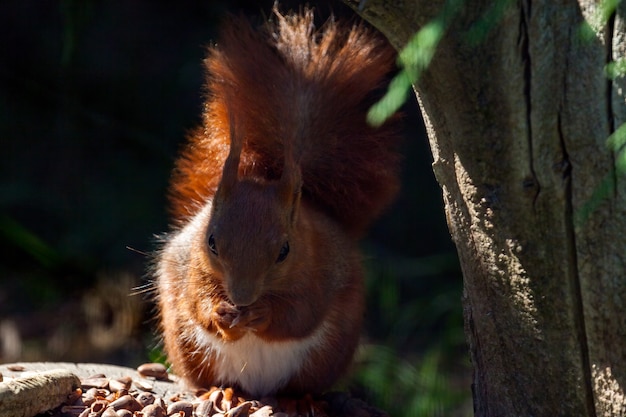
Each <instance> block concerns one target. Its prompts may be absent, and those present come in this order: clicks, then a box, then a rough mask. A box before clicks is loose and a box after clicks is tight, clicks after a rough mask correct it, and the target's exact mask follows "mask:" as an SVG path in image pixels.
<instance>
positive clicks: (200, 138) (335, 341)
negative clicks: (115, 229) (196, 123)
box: [156, 11, 398, 396]
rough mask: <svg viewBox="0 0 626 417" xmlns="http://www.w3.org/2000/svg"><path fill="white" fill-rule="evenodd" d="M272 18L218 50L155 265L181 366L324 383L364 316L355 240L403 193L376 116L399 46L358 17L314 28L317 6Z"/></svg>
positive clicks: (206, 382) (202, 372)
mask: <svg viewBox="0 0 626 417" xmlns="http://www.w3.org/2000/svg"><path fill="white" fill-rule="evenodd" d="M273 19H274V23H270V24H268V25H267V26H266V27H265V28H263V29H262V30H256V29H253V28H252V27H251V25H250V24H249V23H247V21H245V20H243V19H233V20H231V21H230V22H229V24H227V25H225V26H224V29H223V31H222V33H221V36H220V38H219V41H218V43H217V46H215V47H212V48H211V49H210V50H209V55H208V58H207V60H206V62H205V64H206V68H207V73H208V76H207V82H206V94H207V96H206V105H205V111H204V117H203V125H202V127H200V128H199V129H197V130H196V131H195V132H194V134H192V135H191V137H190V141H189V144H188V146H187V147H186V149H185V150H184V151H183V153H182V155H181V157H180V158H179V159H178V161H177V164H176V170H175V173H174V178H173V184H172V212H173V216H174V224H175V226H174V228H173V230H172V231H171V233H170V234H169V235H168V237H167V238H166V242H165V243H164V246H163V248H162V250H161V251H160V253H159V255H158V260H157V266H156V284H157V290H158V296H157V301H158V306H159V310H160V321H161V329H162V331H163V336H164V344H165V348H166V351H167V355H168V359H169V361H170V362H171V363H172V365H173V369H174V371H175V372H176V373H177V374H178V375H180V376H182V377H183V378H184V379H185V380H186V381H187V382H188V383H189V384H191V385H195V386H204V387H209V386H212V385H229V386H235V387H237V388H240V389H242V390H244V391H246V392H248V393H250V394H252V395H258V396H262V395H266V394H270V393H274V392H279V391H280V392H288V393H304V392H312V393H316V392H321V391H324V390H326V389H328V388H330V386H331V385H332V384H333V382H334V381H336V379H337V378H338V377H340V376H341V375H342V373H343V372H345V370H346V369H347V367H348V365H349V363H350V361H351V358H352V355H353V353H354V350H355V348H356V345H357V342H358V339H359V334H360V330H361V323H362V315H363V273H362V270H361V262H360V254H359V252H358V248H357V240H358V238H359V237H361V236H362V235H363V233H364V232H365V231H366V228H367V226H368V225H369V224H370V223H371V222H372V221H373V220H374V219H375V218H376V217H377V216H378V215H379V214H380V213H381V211H382V210H383V209H384V208H385V207H386V206H387V205H388V204H389V203H390V201H391V200H392V199H393V197H394V195H395V193H396V191H397V189H398V180H397V170H398V163H397V160H398V157H397V154H396V153H395V151H394V147H395V142H396V139H397V136H396V132H397V123H396V120H395V119H393V120H392V121H391V122H389V123H387V124H385V125H384V126H383V127H382V128H379V129H374V128H372V127H370V126H368V125H367V124H366V122H365V114H366V112H367V110H368V108H369V107H370V105H371V104H372V103H374V102H375V99H376V97H377V96H379V90H380V88H381V87H382V86H383V85H384V82H385V80H386V76H387V75H388V73H389V72H390V71H391V70H392V69H393V62H394V56H395V54H394V52H393V50H392V49H391V48H390V47H389V46H388V45H387V44H386V43H385V42H383V41H382V40H381V39H380V38H379V37H377V36H376V35H375V34H373V33H372V32H371V31H369V30H367V29H365V28H364V27H362V26H359V25H356V26H351V25H340V24H336V23H334V22H329V23H327V24H326V25H325V26H324V27H323V30H322V31H316V30H315V29H314V27H313V15H312V12H311V11H305V12H303V13H302V14H301V15H288V16H282V15H281V14H279V13H275V16H274V17H273ZM209 242H210V243H209Z"/></svg>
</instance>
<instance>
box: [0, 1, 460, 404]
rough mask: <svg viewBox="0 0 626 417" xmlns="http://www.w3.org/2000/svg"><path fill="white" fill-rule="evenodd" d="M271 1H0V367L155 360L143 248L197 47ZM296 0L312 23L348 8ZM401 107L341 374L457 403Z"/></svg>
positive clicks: (150, 235)
mask: <svg viewBox="0 0 626 417" xmlns="http://www.w3.org/2000/svg"><path fill="white" fill-rule="evenodd" d="M272 3H273V1H262V2H258V1H228V2H227V1H205V2H195V1H178V2H175V3H174V2H165V1H148V0H136V1H97V0H84V1H75V0H74V1H69V0H66V1H58V0H57V1H51V0H27V1H20V0H4V1H2V2H0V362H10V361H18V360H30V361H34V360H47V361H61V360H62V361H75V362H84V361H95V362H110V363H117V364H122V365H129V366H136V365H137V364H139V363H142V362H146V361H148V360H154V359H155V358H156V357H158V354H159V345H158V339H157V337H155V335H154V327H155V326H154V322H153V321H152V320H151V317H153V311H152V307H151V301H150V296H151V295H150V291H149V287H150V280H151V277H150V274H149V269H148V264H149V255H147V254H149V253H150V252H152V251H154V250H155V249H156V248H157V247H158V246H157V244H156V239H155V235H158V234H160V233H162V232H164V231H166V230H167V228H168V219H167V201H166V199H165V195H166V190H167V184H168V179H169V175H170V171H171V169H172V166H173V161H174V159H175V157H176V155H177V151H178V149H179V148H180V146H181V144H182V143H183V141H184V137H185V134H186V132H187V131H189V130H191V129H192V128H193V127H194V126H195V125H196V124H197V123H199V116H200V111H201V86H202V79H203V73H202V59H203V57H204V54H205V46H206V45H209V44H210V43H211V42H212V41H213V40H214V39H215V34H216V29H217V27H218V25H219V23H220V21H222V20H223V19H224V17H225V16H226V14H227V13H228V12H234V13H244V14H246V15H251V16H263V15H265V16H267V15H269V14H270V11H271V5H272ZM282 4H283V7H282V8H283V10H286V9H290V8H291V9H296V10H297V9H298V8H299V7H300V5H301V3H300V2H293V1H290V2H282ZM310 4H312V5H314V6H315V7H316V10H317V14H318V15H319V16H320V21H323V20H324V18H323V16H327V15H328V13H329V12H330V11H331V10H333V11H334V12H335V14H336V15H338V16H343V17H347V18H351V19H355V17H354V14H353V12H352V11H351V10H350V9H348V8H347V7H345V6H343V4H341V3H340V2H333V1H325V2H310ZM405 113H406V114H407V117H406V119H405V120H406V128H407V140H406V143H405V145H404V155H405V161H404V167H403V172H404V174H403V176H404V180H403V184H404V189H403V191H402V194H401V195H400V197H399V199H398V200H397V202H396V204H395V205H394V206H393V207H392V208H391V209H390V211H389V212H388V213H387V214H386V215H385V216H384V217H383V218H382V219H381V220H380V221H379V222H378V223H377V224H376V225H375V226H374V227H373V228H372V231H371V233H370V235H369V236H368V237H367V238H366V239H365V240H364V242H363V249H364V253H365V255H366V265H367V267H368V287H369V296H368V303H369V308H368V316H367V328H366V329H365V330H364V342H366V346H368V347H367V348H366V349H364V353H362V355H361V356H359V358H361V362H362V363H363V364H364V365H363V368H360V369H361V371H359V372H356V374H357V376H358V377H359V378H360V380H359V381H357V382H355V383H354V384H355V385H359V386H360V385H362V386H364V387H365V388H363V391H364V392H365V394H364V395H367V392H368V391H373V392H374V396H375V394H378V395H383V396H390V395H392V394H390V393H388V392H385V389H380V388H377V387H376V386H377V384H382V383H384V384H385V385H386V386H389V387H390V388H389V389H391V388H393V387H394V386H395V383H396V381H391V382H390V380H393V379H397V378H398V374H397V373H395V371H394V369H395V368H394V366H395V367H398V366H401V367H402V368H407V369H410V370H412V372H413V373H412V374H411V375H412V376H411V378H414V379H416V381H412V382H411V381H409V382H407V381H399V382H398V383H399V384H400V385H401V386H402V387H403V389H408V390H409V391H410V393H409V394H410V395H417V396H422V397H424V396H425V395H427V394H426V393H425V392H426V391H429V390H430V391H432V390H435V391H437V390H439V389H441V390H443V391H445V393H444V394H447V393H450V392H453V393H454V396H452V397H453V398H452V397H451V398H452V399H449V398H447V397H446V396H445V395H444V394H441V395H444V397H445V398H443V399H442V398H439V397H437V398H435V400H433V401H435V402H437V401H439V402H442V403H443V402H445V401H449V402H450V403H454V404H453V405H452V406H451V408H450V409H452V408H455V409H456V408H457V405H458V403H460V402H462V401H463V398H466V397H467V392H468V391H469V386H468V381H467V375H468V363H467V362H468V360H467V358H466V356H467V355H466V353H465V346H464V341H463V333H462V318H461V288H462V282H461V273H460V270H459V266H458V262H457V260H456V254H455V251H454V247H453V245H452V244H451V242H450V237H449V234H448V232H447V229H446V225H445V219H444V215H443V208H442V201H441V192H440V190H439V188H438V186H437V184H436V183H435V181H434V178H433V175H432V171H431V169H430V163H431V156H430V151H429V148H428V143H427V139H426V136H425V133H424V128H423V123H422V121H421V119H420V117H419V110H418V108H417V106H416V104H415V102H414V101H412V102H410V103H408V104H407V106H406V108H405ZM129 248H131V249H129ZM129 294H136V295H129ZM433 358H434V359H433ZM429 361H430V362H429ZM368 364H369V365H368ZM383 365H384V366H383ZM368 366H369V367H368ZM429 366H430V367H431V368H432V367H433V366H434V368H433V369H434V370H433V369H430V368H428V367H429ZM426 368H428V369H426ZM429 372H430V373H431V374H433V375H431V376H432V377H433V378H435V379H434V381H435V382H432V381H431V382H428V381H425V380H423V379H424V378H426V379H428V378H430V377H429V376H428V375H426V376H425V373H429ZM409 373H410V372H409ZM420 378H421V379H420ZM412 384H416V386H415V387H414V386H413V385H412ZM425 384H426V385H428V386H425ZM429 384H430V385H429ZM438 384H439V385H438ZM440 385H441V386H440ZM433 387H434V388H433ZM397 389H400V388H397ZM459 393H460V394H459ZM457 394H458V395H457ZM435 396H436V395H435ZM459 398H460V399H459ZM375 401H381V400H380V399H377V400H375ZM444 405H445V404H444ZM446 407H447V406H446ZM446 410H447V409H446ZM415 415H417V414H415Z"/></svg>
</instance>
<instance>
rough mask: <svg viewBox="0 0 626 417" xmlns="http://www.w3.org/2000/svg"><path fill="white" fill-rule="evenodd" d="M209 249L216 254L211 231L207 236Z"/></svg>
mask: <svg viewBox="0 0 626 417" xmlns="http://www.w3.org/2000/svg"><path fill="white" fill-rule="evenodd" d="M209 249H211V252H213V254H214V255H215V256H217V247H215V238H214V237H213V234H212V233H211V235H210V236H209Z"/></svg>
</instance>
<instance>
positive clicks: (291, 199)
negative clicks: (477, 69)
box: [278, 144, 302, 224]
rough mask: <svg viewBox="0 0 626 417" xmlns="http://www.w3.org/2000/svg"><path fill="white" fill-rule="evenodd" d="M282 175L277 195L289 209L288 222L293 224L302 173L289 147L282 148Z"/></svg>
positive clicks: (298, 201) (298, 202)
mask: <svg viewBox="0 0 626 417" xmlns="http://www.w3.org/2000/svg"><path fill="white" fill-rule="evenodd" d="M284 152H285V155H284V164H283V173H282V175H281V176H280V181H279V188H278V194H279V198H280V200H281V202H282V203H283V205H284V206H285V207H287V208H289V209H290V211H291V214H290V220H291V222H292V224H293V222H294V221H295V218H296V213H297V211H298V207H299V206H300V196H301V194H302V172H301V171H300V165H299V164H298V163H297V162H296V160H295V158H294V155H293V149H292V147H291V146H290V145H287V144H286V145H285V146H284Z"/></svg>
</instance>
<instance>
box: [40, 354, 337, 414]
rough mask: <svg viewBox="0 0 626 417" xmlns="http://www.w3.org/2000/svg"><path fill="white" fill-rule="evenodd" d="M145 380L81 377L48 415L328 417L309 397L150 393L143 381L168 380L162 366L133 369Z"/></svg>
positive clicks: (323, 405) (222, 391) (214, 392)
mask: <svg viewBox="0 0 626 417" xmlns="http://www.w3.org/2000/svg"><path fill="white" fill-rule="evenodd" d="M137 371H138V372H139V375H140V376H142V377H144V379H143V380H139V379H136V380H133V379H132V378H131V377H129V376H126V377H122V378H107V377H106V376H105V375H103V374H98V375H92V376H90V377H88V378H84V379H81V387H80V388H77V389H76V390H75V391H74V392H73V393H72V394H71V395H70V396H69V398H68V401H66V404H65V405H63V406H61V407H59V408H58V409H56V410H54V412H52V414H51V416H52V417H166V416H175V417H243V416H246V417H248V416H250V417H269V416H273V417H296V416H316V417H326V416H327V413H326V411H325V408H326V403H325V402H324V401H314V400H313V399H312V398H311V397H305V398H303V399H301V400H293V399H278V398H275V397H268V398H263V399H261V400H247V399H246V398H243V397H242V396H239V395H237V393H236V392H235V391H234V390H233V389H232V388H225V389H222V388H216V387H213V388H211V389H210V390H201V391H198V392H196V393H193V394H192V393H182V392H181V393H178V394H175V395H173V396H171V397H170V398H167V399H166V398H162V397H160V396H158V395H156V394H155V393H154V392H153V387H152V386H151V384H150V383H148V382H146V379H145V378H153V379H157V380H168V377H169V376H168V373H167V370H166V368H165V366H163V365H161V364H156V363H150V364H144V365H141V366H140V367H138V368H137Z"/></svg>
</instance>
